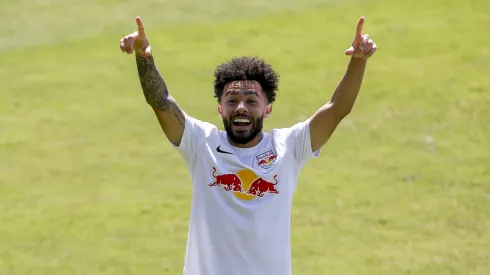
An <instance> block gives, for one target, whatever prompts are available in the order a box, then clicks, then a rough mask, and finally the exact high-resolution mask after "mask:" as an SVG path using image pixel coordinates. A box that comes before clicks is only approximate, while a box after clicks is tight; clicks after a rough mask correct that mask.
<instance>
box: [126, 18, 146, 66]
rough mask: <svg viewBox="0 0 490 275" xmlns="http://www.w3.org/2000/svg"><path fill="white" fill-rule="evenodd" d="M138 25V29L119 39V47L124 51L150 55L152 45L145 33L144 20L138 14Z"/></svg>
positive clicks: (144, 55)
mask: <svg viewBox="0 0 490 275" xmlns="http://www.w3.org/2000/svg"><path fill="white" fill-rule="evenodd" d="M136 25H137V26H138V30H137V31H135V32H133V33H131V34H128V35H126V36H125V37H123V38H122V39H121V40H120V41H119V47H120V48H121V51H122V52H123V53H127V54H132V53H133V52H135V54H136V55H139V56H143V57H149V56H151V46H150V42H149V41H148V38H147V37H146V34H145V28H144V27H143V21H142V20H141V18H140V17H139V16H138V17H136Z"/></svg>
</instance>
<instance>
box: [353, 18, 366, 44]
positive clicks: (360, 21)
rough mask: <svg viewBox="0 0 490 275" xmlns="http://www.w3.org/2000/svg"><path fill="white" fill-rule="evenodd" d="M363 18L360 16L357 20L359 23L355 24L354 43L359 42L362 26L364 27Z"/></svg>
mask: <svg viewBox="0 0 490 275" xmlns="http://www.w3.org/2000/svg"><path fill="white" fill-rule="evenodd" d="M364 20H365V19H364V16H361V18H359V21H358V22H357V29H356V39H355V40H356V42H357V41H358V42H360V41H361V37H362V26H363V25H364Z"/></svg>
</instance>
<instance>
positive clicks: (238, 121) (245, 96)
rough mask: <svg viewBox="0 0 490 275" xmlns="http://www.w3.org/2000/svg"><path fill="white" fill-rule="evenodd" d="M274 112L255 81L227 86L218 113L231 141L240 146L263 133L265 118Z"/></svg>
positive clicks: (242, 81) (233, 83) (236, 82)
mask: <svg viewBox="0 0 490 275" xmlns="http://www.w3.org/2000/svg"><path fill="white" fill-rule="evenodd" d="M271 110H272V106H271V104H268V102H267V98H266V96H265V94H264V93H263V91H262V87H261V86H260V84H259V83H258V82H257V81H254V80H238V81H233V82H230V83H228V84H227V85H225V88H224V90H223V94H222V96H221V100H220V104H219V105H218V111H219V113H220V114H221V116H222V118H223V124H224V127H225V130H226V132H227V134H228V137H229V139H230V140H231V141H232V142H233V143H235V144H238V145H244V144H247V143H249V142H251V141H253V140H254V139H255V138H256V137H257V136H258V135H259V134H260V133H261V132H262V126H263V120H264V117H267V116H268V115H269V113H270V112H271Z"/></svg>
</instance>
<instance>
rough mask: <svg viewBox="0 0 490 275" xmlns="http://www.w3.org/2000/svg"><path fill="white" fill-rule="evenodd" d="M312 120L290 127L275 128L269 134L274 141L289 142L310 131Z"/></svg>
mask: <svg viewBox="0 0 490 275" xmlns="http://www.w3.org/2000/svg"><path fill="white" fill-rule="evenodd" d="M309 125H310V120H309V119H306V120H303V121H299V122H296V123H294V124H293V125H291V126H289V127H284V128H273V129H271V130H270V131H269V132H270V134H271V135H272V137H273V138H274V139H279V140H287V139H290V138H294V137H295V136H297V135H298V134H300V133H302V132H304V131H307V130H308V129H309Z"/></svg>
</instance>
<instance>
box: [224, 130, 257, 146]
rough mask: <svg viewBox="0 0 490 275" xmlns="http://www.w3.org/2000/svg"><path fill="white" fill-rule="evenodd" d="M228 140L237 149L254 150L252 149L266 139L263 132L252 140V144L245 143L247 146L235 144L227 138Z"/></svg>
mask: <svg viewBox="0 0 490 275" xmlns="http://www.w3.org/2000/svg"><path fill="white" fill-rule="evenodd" d="M227 138H228V142H229V143H230V144H231V145H233V146H235V147H238V148H252V147H255V146H257V144H259V143H260V142H261V141H262V139H263V138H264V133H263V132H260V133H259V134H258V135H257V136H256V137H255V138H254V139H252V140H251V141H250V142H248V143H245V144H243V143H241V144H239V143H235V142H233V141H231V140H230V138H229V137H227Z"/></svg>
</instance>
